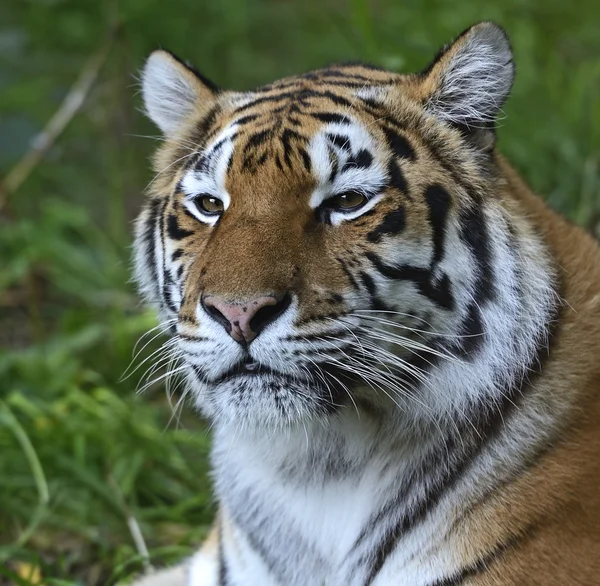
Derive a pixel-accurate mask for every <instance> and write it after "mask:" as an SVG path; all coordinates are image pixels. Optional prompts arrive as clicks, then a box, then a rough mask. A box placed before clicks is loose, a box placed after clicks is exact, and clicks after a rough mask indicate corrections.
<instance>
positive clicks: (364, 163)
mask: <svg viewBox="0 0 600 586" xmlns="http://www.w3.org/2000/svg"><path fill="white" fill-rule="evenodd" d="M372 163H373V155H372V154H371V153H370V152H369V151H368V150H366V149H361V150H360V151H358V153H356V155H350V157H348V160H347V161H346V163H345V164H344V166H343V167H342V172H343V171H347V170H348V169H368V168H369V167H370V166H371V164H372Z"/></svg>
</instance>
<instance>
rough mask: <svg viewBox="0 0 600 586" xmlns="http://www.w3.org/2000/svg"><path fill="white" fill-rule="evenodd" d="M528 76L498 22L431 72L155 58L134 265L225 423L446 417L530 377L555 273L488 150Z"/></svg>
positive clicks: (469, 36) (198, 390)
mask: <svg viewBox="0 0 600 586" xmlns="http://www.w3.org/2000/svg"><path fill="white" fill-rule="evenodd" d="M513 73H514V71H513V63H512V54H511V50H510V46H509V43H508V40H507V38H506V35H505V34H504V32H503V31H502V29H500V28H499V27H498V26H496V25H494V24H492V23H481V24H478V25H475V26H474V27H472V28H470V29H468V30H467V31H465V32H464V33H463V34H462V35H461V36H459V37H458V38H457V39H456V40H455V41H454V42H453V43H452V44H450V45H449V46H447V47H445V48H444V49H443V50H442V51H441V52H440V53H439V55H438V56H437V57H436V59H435V60H434V61H433V63H431V65H430V66H429V67H428V68H427V69H426V70H425V71H424V72H422V73H419V74H411V75H400V74H397V73H394V72H390V71H385V70H382V69H379V68H376V67H371V66H366V65H357V64H343V65H334V66H330V67H327V68H325V69H320V70H316V71H312V72H310V73H307V74H304V75H300V76H297V77H290V78H285V79H282V80H280V81H277V82H274V83H271V84H269V85H266V86H263V87H260V88H258V89H256V90H254V91H245V92H237V91H227V90H222V89H220V88H218V87H217V86H215V85H214V84H213V83H211V82H210V81H208V80H207V79H206V78H205V77H203V76H202V75H201V74H200V73H198V72H196V71H195V70H194V69H192V68H191V67H189V66H187V65H185V64H184V63H182V62H181V61H179V60H178V59H177V58H176V57H174V56H173V55H171V54H169V53H167V52H165V51H156V52H154V53H152V54H151V55H150V57H149V59H148V61H147V63H146V65H145V68H144V70H143V74H142V93H143V98H144V102H145V108H146V111H147V114H148V115H149V117H150V118H151V119H152V120H153V121H154V123H155V124H156V125H157V126H158V127H159V129H160V130H161V131H162V133H163V134H164V141H163V142H162V144H161V146H160V148H159V149H158V153H157V154H156V157H155V161H154V164H155V170H156V173H157V175H156V177H155V179H154V181H153V183H152V186H151V190H150V191H151V193H150V197H149V198H148V201H147V202H146V205H145V208H144V210H143V211H142V213H141V215H140V217H139V219H138V221H137V229H136V243H135V247H136V272H137V280H138V282H139V283H140V286H141V290H142V292H143V294H144V295H145V297H146V298H147V299H148V300H149V301H150V302H151V303H153V304H155V305H156V306H158V307H159V308H160V311H161V315H162V318H163V319H164V321H165V324H167V325H168V327H169V328H170V330H171V332H172V333H173V334H174V336H175V337H176V340H177V341H176V344H177V348H178V353H179V355H180V356H181V358H182V360H183V368H184V369H185V371H186V376H187V378H188V381H189V385H190V389H191V390H192V391H193V396H194V397H195V401H196V403H197V405H198V406H199V408H200V409H201V410H202V411H203V412H204V413H205V414H206V415H207V416H208V417H209V418H212V419H214V420H215V421H220V422H223V423H225V422H236V423H239V422H244V423H245V424H247V425H253V424H260V425H261V426H262V425H275V426H277V425H286V426H289V425H294V424H295V423H297V422H301V421H306V420H309V419H310V420H322V419H323V418H325V419H327V418H331V417H336V414H338V413H340V412H343V411H344V410H348V409H350V410H355V409H356V410H357V411H359V412H365V413H367V414H369V413H371V414H373V413H377V412H388V413H389V412H398V413H404V414H406V413H409V414H412V416H413V417H416V418H418V417H420V416H422V413H423V412H424V410H425V409H426V410H427V416H428V417H433V418H435V417H436V413H438V414H441V413H447V412H448V411H450V410H455V411H456V412H460V409H461V403H463V404H464V402H466V401H471V400H473V397H472V396H470V395H469V393H470V392H471V391H470V389H475V388H477V389H480V387H481V384H482V383H483V384H484V386H485V385H487V386H486V387H485V388H489V390H490V392H491V389H493V388H496V387H497V386H498V385H499V384H500V383H502V384H504V382H506V381H504V379H505V378H510V377H514V376H516V374H515V372H516V370H518V368H517V369H515V368H514V365H515V364H517V365H522V364H525V363H526V362H527V361H528V360H529V358H530V355H531V351H530V341H531V336H532V335H533V332H534V331H537V325H536V320H539V319H540V318H543V317H544V315H545V314H544V312H545V311H546V309H547V307H546V305H547V304H546V305H543V304H541V302H540V306H539V307H537V306H536V305H535V304H534V303H529V300H530V299H532V298H534V297H537V298H538V299H545V298H546V295H545V291H546V288H547V287H548V282H547V279H546V278H545V275H546V274H548V273H547V271H545V270H541V269H540V270H538V268H536V267H538V265H539V264H540V262H542V261H540V260H539V257H538V259H537V260H536V261H535V262H534V260H533V259H534V257H535V256H536V255H537V254H538V252H539V251H537V250H529V249H528V248H527V246H528V245H527V242H532V241H533V240H534V239H535V238H534V236H532V235H531V234H528V233H527V228H526V227H525V226H522V225H521V224H520V222H519V216H518V214H517V213H513V212H512V211H511V209H512V208H511V206H512V204H511V203H510V202H509V201H507V199H506V197H504V195H503V183H502V178H501V174H500V173H499V171H498V165H499V163H498V157H497V155H496V154H495V150H494V120H495V119H496V117H497V115H498V113H499V111H500V108H501V106H502V105H503V103H504V101H505V99H506V98H507V96H508V93H509V91H510V88H511V85H512V82H513ZM532 239H533V240H532ZM530 248H531V247H530ZM542 256H543V255H542ZM536 263H537V264H536ZM534 264H535V266H533V265H534ZM530 265H531V266H530ZM524 271H527V274H529V275H530V276H531V278H530V279H527V280H524V279H523V272H524ZM517 290H518V293H515V291H517ZM542 293H544V294H542ZM528 303H529V305H527V304H528ZM538 323H539V322H538ZM492 355H493V356H494V359H493V361H492V360H490V356H492ZM509 366H510V368H509ZM459 378H460V380H461V385H463V386H464V388H465V390H464V392H462V391H461V392H462V395H460V396H458V395H457V393H456V390H455V389H456V385H454V386H452V381H454V382H456V380H458V379H459ZM475 382H477V384H476V385H475ZM508 382H510V381H508ZM471 383H473V384H471ZM444 385H446V386H444ZM461 388H462V387H461ZM473 392H474V391H473ZM478 392H479V391H478Z"/></svg>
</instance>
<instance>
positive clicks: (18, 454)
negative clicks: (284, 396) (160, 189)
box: [0, 0, 600, 586]
mask: <svg viewBox="0 0 600 586" xmlns="http://www.w3.org/2000/svg"><path fill="white" fill-rule="evenodd" d="M1 11H2V18H1V19H0V21H1V24H0V26H1V27H2V28H0V169H1V170H2V171H0V177H2V176H4V177H6V176H7V174H8V173H9V171H10V169H12V168H13V166H14V165H15V164H16V162H17V161H18V160H19V159H20V157H21V156H22V155H23V153H24V152H26V151H27V150H28V145H29V142H30V141H31V138H32V136H33V135H34V134H35V133H36V132H38V131H39V130H41V128H42V127H43V126H44V125H45V124H46V122H47V121H48V119H49V118H50V117H51V116H52V115H53V114H54V112H55V111H56V109H57V108H58V106H59V105H60V103H61V100H62V99H63V97H64V95H65V94H66V92H67V91H68V89H69V87H70V85H71V84H72V83H73V81H74V80H75V79H76V78H77V76H78V75H79V72H80V70H81V68H82V67H83V66H84V63H85V62H86V60H87V58H88V56H89V55H91V54H92V53H93V52H94V51H96V49H97V47H98V46H99V45H100V44H101V43H102V42H103V39H104V38H105V37H106V34H107V31H108V30H109V29H110V28H111V27H115V26H116V28H117V34H116V36H115V38H114V40H113V42H112V45H111V49H110V53H109V55H108V58H107V60H106V63H105V64H104V66H103V68H102V69H101V71H100V75H99V78H98V80H97V82H96V83H95V84H94V86H93V89H92V91H91V92H90V94H89V96H88V98H87V100H86V102H85V104H84V106H83V108H82V109H81V111H80V112H79V113H78V114H77V115H76V116H75V118H74V119H73V120H72V122H71V124H70V125H69V127H68V128H67V130H66V132H64V133H63V134H62V135H61V136H60V137H59V138H58V140H57V141H56V142H55V144H54V145H53V147H52V148H51V149H50V151H49V153H48V154H47V156H46V157H45V159H44V160H43V162H42V163H41V164H40V165H38V166H37V167H36V168H35V169H34V171H33V172H32V174H31V175H30V176H29V177H28V178H27V181H26V182H24V183H23V184H22V185H21V186H20V187H19V189H18V190H17V191H16V192H14V193H10V194H8V198H7V200H8V203H7V205H4V206H2V207H1V208H0V344H1V345H2V350H1V351H0V470H1V475H0V584H3V583H10V584H12V583H14V584H34V583H36V581H37V580H36V579H35V576H34V574H35V573H39V574H41V576H42V579H43V583H44V584H63V585H66V584H69V585H73V584H86V585H92V586H93V585H96V584H98V585H99V584H112V583H116V582H118V581H119V580H126V579H127V577H129V576H131V575H133V574H134V573H136V572H138V571H140V570H141V568H142V567H143V564H142V560H141V558H140V555H139V551H138V548H137V547H136V544H135V540H134V538H133V536H132V532H131V529H130V526H131V524H132V522H135V523H137V524H138V526H139V527H140V529H141V532H142V534H143V536H144V539H145V541H146V543H147V545H148V548H149V550H150V557H151V561H152V563H153V564H156V565H157V566H158V565H161V564H166V563H169V562H172V561H174V560H176V559H178V558H179V557H181V556H183V555H185V554H187V553H188V552H190V551H191V550H192V548H193V547H194V546H195V545H196V544H198V543H199V542H200V541H201V539H202V537H203V536H204V534H205V533H206V530H207V527H208V525H209V523H210V520H211V517H212V514H213V501H212V499H211V496H210V483H209V480H208V477H207V452H208V444H209V439H208V436H207V433H206V431H205V426H204V424H203V423H202V422H201V421H199V420H198V419H197V418H196V417H195V416H194V415H193V414H192V413H190V412H188V411H184V412H183V414H182V417H181V424H180V425H177V424H176V422H175V421H173V420H172V410H171V407H170V406H169V404H168V401H167V400H166V399H165V392H164V387H163V385H162V384H161V383H160V382H159V383H157V384H154V385H151V386H150V388H149V389H148V390H147V391H146V392H145V393H144V394H142V395H139V396H138V395H136V393H135V390H136V386H137V385H138V383H139V382H140V380H141V379H142V378H143V377H142V374H143V371H144V370H145V368H146V366H149V365H151V364H152V359H149V361H148V362H147V363H146V364H142V365H141V367H140V369H139V370H137V371H135V372H134V373H133V374H132V376H130V377H129V378H126V379H124V380H121V378H122V375H123V373H124V372H125V371H126V369H127V367H128V365H129V363H130V362H131V358H132V352H133V347H134V344H135V342H136V340H137V339H138V338H139V337H140V336H142V334H144V332H146V331H148V330H150V329H151V328H152V327H153V326H154V325H155V320H154V317H153V316H152V314H151V313H148V312H147V311H144V310H143V309H142V308H141V306H140V304H139V302H138V299H137V297H136V295H135V293H134V292H133V290H132V286H131V285H130V283H129V278H130V270H129V266H130V261H129V256H130V249H129V246H130V243H131V234H130V231H131V230H130V222H131V220H132V218H133V217H134V215H135V212H136V210H137V209H138V208H139V206H140V203H141V201H142V197H143V196H142V192H143V189H144V187H145V185H146V184H147V183H148V181H149V180H150V179H151V173H150V171H149V170H148V165H147V158H148V156H149V154H150V152H151V150H152V148H153V146H154V141H153V140H147V139H144V138H140V137H138V135H150V136H155V135H156V134H157V132H156V130H155V129H153V128H152V127H151V126H150V124H149V123H148V122H147V121H145V120H143V119H142V116H141V115H140V114H139V112H138V109H139V107H140V103H139V98H138V97H137V96H136V95H135V94H136V87H135V84H136V81H135V79H134V77H133V75H134V74H135V72H136V71H137V70H138V69H139V67H140V66H141V64H142V62H143V58H144V56H145V55H146V54H147V53H148V52H149V51H150V50H151V49H153V48H155V47H157V46H163V47H165V48H169V49H171V50H173V51H175V52H176V53H178V54H180V55H181V56H182V57H185V58H188V59H191V60H193V61H194V62H195V64H196V65H197V66H198V67H199V68H200V69H201V70H202V71H203V72H204V73H206V74H207V75H208V76H210V77H212V78H213V79H214V80H215V81H216V82H218V83H219V84H221V85H223V86H228V87H235V88H239V89H244V88H249V87H252V86H253V85H257V84H260V83H264V82H267V81H270V80H272V79H275V78H278V77H282V76H284V75H288V74H292V73H297V72H300V71H305V70H308V69H310V68H313V67H317V66H321V65H323V64H325V63H328V62H331V61H336V60H352V59H363V60H368V61H371V62H374V63H376V64H380V65H383V66H386V67H390V68H394V69H398V70H406V71H411V70H412V71H415V70H418V69H420V68H422V67H424V66H425V65H426V64H427V62H428V60H429V59H431V57H432V56H433V54H434V53H435V51H436V50H437V49H438V48H439V47H440V46H441V45H442V44H443V43H444V42H446V41H448V40H449V39H450V38H451V37H452V36H454V35H455V34H457V33H458V32H460V31H461V30H462V29H464V28H465V27H467V26H468V25H470V24H472V23H473V22H475V21H478V20H482V19H493V20H496V21H498V22H499V23H500V24H502V25H504V26H505V27H506V28H507V30H508V32H509V33H510V36H511V39H512V42H513V47H514V51H515V58H516V64H517V81H516V84H515V87H514V91H513V97H512V98H511V100H510V101H509V103H508V105H507V107H506V118H505V119H504V120H502V122H501V127H500V130H499V145H500V149H501V150H502V151H503V152H504V153H505V154H506V155H507V156H508V157H509V158H510V159H511V160H512V161H513V163H514V164H515V165H516V166H517V167H518V169H519V170H520V171H521V172H522V173H523V174H524V176H525V177H526V178H527V180H528V181H529V182H530V183H531V184H532V185H533V187H534V188H535V189H537V190H538V191H539V192H540V193H543V194H544V195H545V196H546V197H547V198H548V200H549V201H550V202H551V204H552V205H553V206H555V207H556V208H558V209H559V210H561V211H562V212H564V213H565V214H567V215H568V216H569V217H570V218H572V219H573V220H575V221H576V222H578V223H581V224H583V225H586V226H587V227H589V228H590V229H592V230H595V231H597V230H598V226H599V224H600V169H599V165H600V99H599V98H600V59H599V57H598V56H599V55H600V37H598V34H597V24H596V23H597V22H598V20H599V18H600V5H598V4H597V2H595V1H592V0H581V1H580V2H578V3H564V2H561V1H559V0H547V1H546V2H544V3H540V2H539V1H537V0H497V1H496V2H486V3H482V2H478V1H476V0H470V1H469V0H457V1H455V2H452V3H448V2H442V1H441V0H437V1H433V0H405V1H403V2H399V1H398V0H378V1H375V0H374V1H373V2H367V1H366V0H350V1H347V2H344V1H343V0H320V1H318V2H317V1H316V0H315V1H307V2H292V1H291V0H262V1H258V0H254V1H251V0H246V1H242V0H222V1H220V2H215V1H213V0H175V1H173V2H169V3H164V2H158V0H121V2H117V0H106V1H104V2H102V1H98V0H8V1H6V2H4V3H3V5H2V9H1ZM3 199H4V195H3V194H2V191H0V202H1V201H3ZM149 339H150V337H148V338H145V340H146V341H147V340H149ZM163 341H164V340H162V339H157V340H154V341H152V342H150V344H149V345H148V347H146V348H145V349H144V350H143V352H142V353H141V355H140V357H138V358H137V359H136V360H135V361H134V367H135V366H137V365H140V364H141V362H142V361H143V360H144V359H145V358H148V357H150V356H151V354H152V352H154V351H156V350H157V349H158V348H159V346H160V343H161V342H163ZM142 345H143V344H142ZM158 374H160V371H159V373H158ZM142 384H143V383H142ZM175 400H177V399H175ZM132 520H134V521H132ZM26 570H29V571H30V572H32V574H31V575H30V576H29V577H27V576H24V577H23V576H22V577H18V576H17V572H18V571H20V572H21V573H24V572H25V571H26Z"/></svg>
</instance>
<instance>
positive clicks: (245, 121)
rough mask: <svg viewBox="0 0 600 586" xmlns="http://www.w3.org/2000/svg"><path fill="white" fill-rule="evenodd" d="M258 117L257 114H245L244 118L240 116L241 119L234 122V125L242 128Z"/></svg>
mask: <svg viewBox="0 0 600 586" xmlns="http://www.w3.org/2000/svg"><path fill="white" fill-rule="evenodd" d="M258 117H259V115H258V114H247V115H246V116H242V117H241V118H238V119H237V120H236V121H235V123H236V124H238V125H239V126H243V125H244V124H248V123H249V122H252V121H253V120H256V119H257V118H258Z"/></svg>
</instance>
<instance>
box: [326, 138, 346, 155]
mask: <svg viewBox="0 0 600 586" xmlns="http://www.w3.org/2000/svg"><path fill="white" fill-rule="evenodd" d="M327 138H328V139H329V140H330V141H331V142H332V143H333V144H334V145H335V146H337V147H338V148H339V149H341V150H343V151H346V152H349V151H351V150H352V147H351V146H350V138H349V137H348V136H344V135H342V134H327Z"/></svg>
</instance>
